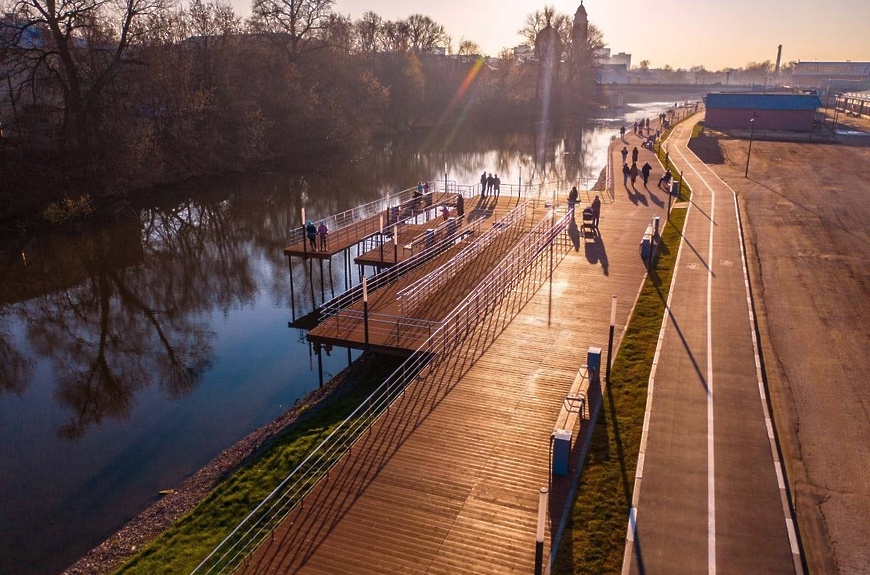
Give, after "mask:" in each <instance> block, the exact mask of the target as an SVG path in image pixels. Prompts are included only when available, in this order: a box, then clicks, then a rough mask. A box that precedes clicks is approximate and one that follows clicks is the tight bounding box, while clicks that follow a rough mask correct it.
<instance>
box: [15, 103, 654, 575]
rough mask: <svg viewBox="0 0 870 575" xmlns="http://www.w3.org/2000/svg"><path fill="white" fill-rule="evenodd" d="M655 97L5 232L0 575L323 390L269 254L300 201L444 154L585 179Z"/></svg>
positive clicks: (132, 504)
mask: <svg viewBox="0 0 870 575" xmlns="http://www.w3.org/2000/svg"><path fill="white" fill-rule="evenodd" d="M666 106H667V104H666V103H651V104H644V105H634V106H630V107H628V108H626V109H625V114H620V115H619V116H615V117H612V118H609V119H607V118H604V119H599V120H596V121H594V122H591V123H588V124H586V125H585V126H582V127H580V126H578V127H572V126H567V127H562V128H560V129H558V130H555V129H551V128H547V129H543V128H542V127H541V125H540V124H539V125H536V126H528V129H526V130H522V131H518V132H509V133H498V134H493V133H480V132H476V133H463V134H462V136H461V137H457V136H456V135H455V134H456V133H457V131H456V130H452V131H450V132H449V133H445V134H437V133H433V134H423V135H421V136H420V138H418V139H417V140H414V141H407V140H406V141H402V142H390V143H389V144H386V145H382V146H378V147H377V148H376V149H374V150H372V152H371V153H370V154H368V155H367V156H366V157H364V158H362V159H360V160H357V161H353V162H346V163H345V164H343V165H340V166H336V167H332V168H329V169H325V170H321V171H320V172H319V173H317V174H305V175H300V174H279V173H272V174H260V175H256V176H245V177H241V176H239V177H225V178H220V179H215V180H212V181H198V182H197V183H196V184H192V185H185V186H178V187H176V188H173V189H172V190H167V191H164V192H161V194H160V200H159V202H154V203H148V204H147V205H141V206H138V207H136V208H130V209H128V210H127V211H125V212H124V213H121V214H118V216H117V218H115V219H114V220H112V221H110V222H104V223H100V224H95V225H92V226H88V227H86V228H85V229H82V230H78V231H75V232H71V231H68V230H67V231H57V232H42V233H40V234H38V235H34V236H31V237H24V238H14V239H4V240H3V242H2V245H0V278H2V282H0V573H3V574H6V573H9V574H13V573H14V574H17V575H44V574H54V573H58V572H60V571H62V570H63V569H64V568H65V567H67V566H68V565H70V564H71V563H73V562H74V561H75V560H76V559H77V558H78V557H80V556H81V555H83V554H84V553H86V552H87V551H88V550H89V549H90V548H92V547H94V546H96V545H98V544H99V543H100V542H102V541H103V540H104V539H106V538H107V537H109V536H110V535H111V534H112V533H113V532H114V531H116V530H117V529H119V528H120V527H121V526H123V525H124V523H126V522H127V521H129V520H130V519H131V518H132V517H134V516H135V515H136V514H137V513H139V512H140V511H141V510H142V509H144V508H145V507H147V506H148V505H149V504H150V503H152V502H153V501H155V500H156V499H157V497H159V495H158V493H159V491H160V490H162V489H168V488H172V487H173V486H175V485H177V484H178V483H180V482H181V481H182V480H183V479H184V478H186V477H187V476H189V475H191V474H192V473H193V472H195V471H196V470H197V469H198V468H200V467H202V466H203V465H204V464H206V463H207V462H208V461H209V460H211V459H212V458H213V457H215V456H216V455H217V454H218V453H219V452H220V451H221V450H223V449H224V448H226V447H228V446H230V445H232V444H233V443H234V442H236V441H237V440H239V439H241V438H242V437H244V436H245V435H247V434H248V433H249V432H250V431H252V430H253V429H256V428H258V427H260V426H262V425H264V424H266V423H268V422H270V421H271V420H273V419H274V418H276V417H277V416H278V415H279V414H281V413H283V412H284V411H286V410H287V409H288V408H289V407H290V406H292V405H293V404H294V402H295V401H297V399H299V398H300V397H302V396H304V395H305V394H307V393H308V392H310V391H312V390H314V389H316V387H317V386H318V371H317V362H316V358H315V357H314V356H313V355H312V350H311V348H310V346H309V345H308V344H307V342H306V341H305V333H304V331H302V330H299V329H295V328H291V327H288V322H289V321H290V319H291V315H292V314H291V310H290V301H291V294H290V277H289V273H290V271H289V269H288V263H287V259H286V257H285V256H284V255H283V252H282V249H283V247H284V245H285V241H286V239H287V232H288V230H289V229H290V227H292V226H297V225H298V223H299V222H298V220H299V214H300V209H301V208H302V207H304V208H305V209H306V213H307V214H309V216H310V217H312V218H317V217H319V216H321V215H322V216H327V215H330V214H335V213H338V212H341V211H343V210H346V209H350V208H352V207H355V206H357V205H360V204H363V203H366V202H369V201H373V200H376V199H379V198H382V197H384V196H385V195H387V194H389V193H395V192H397V191H399V190H402V189H406V188H408V187H411V186H412V185H414V184H416V182H417V181H418V180H421V179H439V180H440V179H443V177H444V170H445V168H444V166H445V165H446V169H447V177H448V178H449V179H450V180H451V181H454V182H457V183H460V184H473V183H475V182H476V181H478V179H479V175H480V172H481V171H484V170H485V171H487V172H492V173H496V174H498V175H499V176H500V178H501V181H502V182H503V183H517V182H518V181H519V180H520V178H522V181H523V183H524V184H526V183H528V182H529V181H531V182H533V183H538V182H542V181H547V182H557V181H558V182H560V183H559V184H558V185H557V184H555V183H554V184H552V186H553V189H554V190H556V191H558V192H559V193H560V195H562V196H564V195H565V194H566V193H567V190H568V188H569V187H570V186H571V185H578V186H579V187H580V188H581V189H584V188H586V187H588V186H591V185H592V184H593V183H594V182H595V180H596V179H597V178H598V174H599V173H600V171H601V169H602V168H603V167H604V164H605V162H606V149H607V146H608V144H609V141H610V138H611V136H612V134H614V133H615V132H616V130H617V129H618V127H619V125H620V124H622V123H624V122H628V123H629V124H630V123H631V122H633V121H634V120H635V119H638V118H641V117H647V116H649V117H652V116H654V115H655V114H657V113H658V112H659V111H661V110H663V109H664V108H665V107H666ZM451 134H454V135H453V136H451ZM342 264H343V258H342V257H341V256H340V255H339V256H336V262H335V264H334V265H333V266H332V274H333V279H334V285H335V288H336V290H338V289H339V286H344V285H345V284H344V282H345V278H344V276H343V267H344V266H343V265H342ZM314 273H315V274H318V271H317V269H316V268H315V271H314ZM293 274H294V284H293V285H294V288H295V290H296V292H295V294H294V298H293V300H294V301H295V306H296V315H297V316H298V315H300V314H301V313H305V312H307V311H310V310H311V309H312V307H313V303H312V302H316V303H318V304H319V303H320V301H321V297H320V295H321V294H320V289H319V285H318V284H319V277H318V279H317V280H316V281H314V282H311V281H310V280H311V278H309V276H308V275H307V274H308V270H307V267H306V266H303V265H301V262H299V261H296V260H294V266H293ZM312 283H314V285H315V286H316V287H315V289H314V292H315V293H313V294H312V293H311V291H312V290H311V285H312ZM328 296H329V294H328V293H327V297H328ZM357 356H358V353H357V352H353V358H355V357H357ZM323 359H324V363H323V369H324V376H325V378H327V379H328V378H329V377H330V376H331V375H333V374H335V373H338V372H339V371H340V370H342V369H343V368H344V367H346V366H347V364H348V355H347V353H346V351H344V350H334V351H333V353H332V354H331V355H330V356H324V358H323Z"/></svg>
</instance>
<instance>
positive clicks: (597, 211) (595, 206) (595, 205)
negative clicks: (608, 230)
mask: <svg viewBox="0 0 870 575" xmlns="http://www.w3.org/2000/svg"><path fill="white" fill-rule="evenodd" d="M589 207H591V208H592V227H593V228H595V229H596V230H597V229H598V219H599V218H600V217H601V200H600V199H599V198H598V196H595V199H594V200H592V205H591V206H589Z"/></svg>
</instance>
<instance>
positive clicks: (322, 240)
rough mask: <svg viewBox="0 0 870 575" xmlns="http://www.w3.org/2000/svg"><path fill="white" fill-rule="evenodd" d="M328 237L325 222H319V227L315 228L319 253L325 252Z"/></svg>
mask: <svg viewBox="0 0 870 575" xmlns="http://www.w3.org/2000/svg"><path fill="white" fill-rule="evenodd" d="M328 235H329V228H328V227H327V226H326V220H320V225H319V226H317V236H318V237H319V238H320V251H322V252H325V251H326V243H327V242H326V237H327V236H328Z"/></svg>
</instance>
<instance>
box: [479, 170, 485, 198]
mask: <svg viewBox="0 0 870 575" xmlns="http://www.w3.org/2000/svg"><path fill="white" fill-rule="evenodd" d="M480 197H481V198H485V197H486V172H484V173H482V174H480Z"/></svg>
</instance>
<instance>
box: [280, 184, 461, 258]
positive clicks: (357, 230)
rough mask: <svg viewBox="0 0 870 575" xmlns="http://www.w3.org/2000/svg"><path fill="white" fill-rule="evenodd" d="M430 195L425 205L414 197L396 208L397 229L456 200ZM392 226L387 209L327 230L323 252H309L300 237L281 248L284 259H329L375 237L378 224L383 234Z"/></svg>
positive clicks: (448, 194) (444, 196)
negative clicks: (327, 236) (397, 215)
mask: <svg viewBox="0 0 870 575" xmlns="http://www.w3.org/2000/svg"><path fill="white" fill-rule="evenodd" d="M430 196H431V201H430V202H427V201H426V200H425V199H424V198H414V199H413V200H409V201H405V202H402V203H401V204H400V205H399V206H398V208H399V210H398V214H399V224H398V225H399V227H401V226H402V225H403V222H404V221H406V220H408V219H412V218H414V217H415V216H419V215H421V214H424V213H425V212H426V210H434V209H437V207H438V206H440V205H442V204H444V203H451V202H453V203H455V198H456V194H453V193H447V192H431V193H430ZM394 223H395V222H393V221H392V220H391V218H390V213H389V210H382V211H380V212H378V213H375V214H372V215H370V216H369V217H366V218H363V219H360V220H358V221H356V222H353V223H352V224H350V225H347V226H343V227H341V228H339V229H337V230H330V232H329V241H328V242H327V246H326V249H325V250H323V251H320V250H312V249H311V246H310V245H309V244H308V241H307V240H306V239H305V238H304V237H303V239H302V240H301V241H297V242H294V243H292V244H290V245H289V246H287V247H285V248H284V254H285V255H287V256H288V257H311V258H319V259H330V258H331V257H332V256H334V255H336V254H339V253H341V252H343V251H344V250H346V249H348V248H350V247H352V246H355V245H357V244H358V243H360V242H362V241H363V240H364V239H366V238H368V237H371V236H373V235H375V234H378V233H379V232H380V231H381V224H383V226H384V228H383V229H384V232H385V233H386V232H387V231H388V228H389V227H390V226H392V225H393V224H394ZM315 225H317V222H315ZM318 247H319V240H318Z"/></svg>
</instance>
